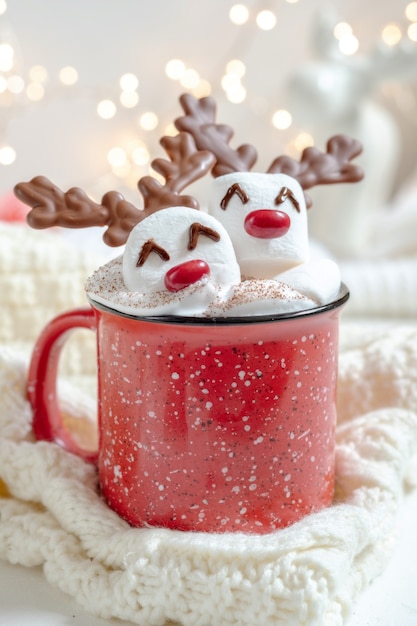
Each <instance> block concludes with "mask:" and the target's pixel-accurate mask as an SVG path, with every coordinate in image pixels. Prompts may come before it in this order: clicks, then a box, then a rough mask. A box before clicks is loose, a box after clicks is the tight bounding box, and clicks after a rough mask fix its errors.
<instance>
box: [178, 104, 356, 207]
mask: <svg viewBox="0 0 417 626" xmlns="http://www.w3.org/2000/svg"><path fill="white" fill-rule="evenodd" d="M180 102H181V105H182V108H183V109H184V112H185V115H184V116H183V117H180V118H178V119H177V120H176V121H175V125H176V127H177V128H178V129H181V130H185V131H187V132H189V133H190V134H191V135H192V136H193V137H194V139H195V142H196V145H197V147H198V148H200V149H203V148H204V149H206V150H210V151H211V152H212V153H213V154H214V155H215V157H216V160H217V163H216V165H215V166H214V168H213V170H212V174H213V176H221V175H223V174H228V173H230V172H249V171H250V169H251V167H252V166H253V164H254V163H255V161H256V151H255V149H254V148H253V147H252V146H248V145H243V146H240V148H238V149H237V150H236V151H234V150H232V148H230V146H229V145H228V143H229V141H230V139H231V138H232V136H233V131H232V129H231V128H230V126H226V125H224V124H216V123H215V121H214V120H215V113H216V103H215V101H214V99H213V98H210V97H207V98H201V99H200V100H198V99H197V98H195V97H194V96H191V95H190V94H184V95H182V96H181V98H180ZM361 152H362V146H361V144H360V143H359V141H357V140H356V139H352V138H350V137H347V136H345V135H336V136H335V137H332V138H331V139H329V141H328V142H327V149H326V152H320V150H318V149H317V148H314V147H310V148H306V149H305V150H304V151H303V153H302V156H301V160H300V161H296V160H294V159H291V158H290V157H287V156H280V157H278V158H277V159H275V161H274V162H273V163H272V165H271V167H270V168H269V170H268V173H270V174H272V173H280V172H282V173H284V174H288V175H290V176H292V177H293V178H296V179H297V180H298V182H299V183H300V185H301V187H302V188H303V189H304V190H305V189H309V188H310V187H313V186H315V185H328V184H333V183H353V182H358V181H359V180H362V178H363V172H362V169H361V168H360V167H358V166H357V165H354V164H352V163H350V161H351V160H352V159H353V158H354V157H356V156H358V154H360V153H361ZM306 202H307V206H308V207H310V206H311V200H310V199H309V198H308V197H307V196H306Z"/></svg>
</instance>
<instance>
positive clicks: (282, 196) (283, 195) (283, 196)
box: [275, 187, 300, 213]
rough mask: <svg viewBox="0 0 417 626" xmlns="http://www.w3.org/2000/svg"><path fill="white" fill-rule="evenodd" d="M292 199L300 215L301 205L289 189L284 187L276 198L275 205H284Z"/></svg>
mask: <svg viewBox="0 0 417 626" xmlns="http://www.w3.org/2000/svg"><path fill="white" fill-rule="evenodd" d="M288 199H290V200H291V202H292V204H293V206H294V208H295V209H296V210H297V211H298V213H300V203H299V202H298V200H297V198H296V197H295V195H294V193H293V192H292V191H291V189H289V188H288V187H283V188H282V189H281V191H280V192H279V194H278V195H277V197H276V198H275V204H282V203H283V202H285V200H288Z"/></svg>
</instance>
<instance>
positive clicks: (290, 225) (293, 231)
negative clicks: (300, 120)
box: [175, 94, 363, 301]
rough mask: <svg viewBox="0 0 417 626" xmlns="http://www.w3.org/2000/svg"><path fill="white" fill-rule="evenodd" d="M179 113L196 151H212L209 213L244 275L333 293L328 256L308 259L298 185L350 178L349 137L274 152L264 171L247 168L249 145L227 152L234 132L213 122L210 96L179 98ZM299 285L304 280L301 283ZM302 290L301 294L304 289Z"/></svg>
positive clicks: (252, 157)
mask: <svg viewBox="0 0 417 626" xmlns="http://www.w3.org/2000/svg"><path fill="white" fill-rule="evenodd" d="M180 102H181V105H182V107H183V110H184V113H185V115H184V116H182V117H180V118H178V119H177V120H176V122H175V123H176V126H177V128H178V129H179V130H181V131H186V132H188V133H190V134H191V135H192V136H193V137H194V140H195V142H196V146H197V147H198V148H199V149H200V150H209V151H210V152H212V153H213V154H214V155H215V157H216V165H215V166H214V168H213V170H212V174H213V176H214V177H215V181H214V185H213V188H212V193H211V197H210V199H209V213H210V214H211V215H213V216H215V217H216V218H217V219H218V220H219V221H220V222H221V223H222V224H223V225H224V226H225V228H226V230H227V232H228V233H229V235H230V237H231V239H232V242H233V245H234V247H235V251H236V256H237V259H238V262H239V265H240V268H241V272H242V276H243V277H250V278H265V279H270V278H275V279H277V280H280V281H284V282H287V283H288V284H290V285H291V286H293V287H296V288H297V289H301V291H302V293H306V290H308V292H309V293H308V295H309V296H313V297H315V298H316V299H318V301H321V300H322V299H327V298H328V297H329V296H331V295H333V293H334V291H335V290H337V289H338V286H339V284H340V276H339V272H338V269H337V268H336V266H335V264H334V263H333V262H332V261H330V260H321V261H319V262H314V263H313V262H310V261H309V259H308V232H307V206H309V205H310V201H309V199H308V198H307V199H306V197H305V195H304V190H305V189H309V188H311V187H313V186H314V185H319V184H331V183H341V182H356V181H359V180H361V179H362V176H363V174H362V171H361V170H360V168H358V167H357V166H356V165H353V164H352V163H350V161H351V159H353V158H354V157H356V156H357V155H358V154H360V152H361V149H362V148H361V145H360V144H359V142H357V141H356V140H354V139H350V138H348V137H345V136H335V137H333V138H331V139H330V140H329V141H328V144H327V151H326V153H322V152H320V151H319V150H317V149H316V148H307V149H305V150H304V152H303V154H302V156H301V160H300V161H299V162H297V161H295V160H293V159H290V158H288V157H278V158H277V159H275V160H274V162H273V163H272V164H271V166H270V168H269V170H268V172H267V173H266V174H262V173H254V172H251V171H250V170H251V168H252V166H253V164H254V163H255V161H256V158H257V154H256V150H255V149H254V148H253V147H252V146H249V145H243V146H240V147H239V148H237V150H233V149H232V148H231V147H230V146H229V141H230V139H231V138H232V136H233V131H232V129H231V128H230V127H229V126H225V125H223V124H216V123H215V113H216V105H215V101H214V100H213V99H212V98H210V97H207V98H201V99H200V100H198V99H196V98H194V97H193V96H191V95H189V94H185V95H183V96H182V97H181V98H180ZM304 283H305V285H304ZM306 295H307V294H306Z"/></svg>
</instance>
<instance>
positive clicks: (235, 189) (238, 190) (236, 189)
mask: <svg viewBox="0 0 417 626" xmlns="http://www.w3.org/2000/svg"><path fill="white" fill-rule="evenodd" d="M235 194H236V195H237V196H238V198H239V200H240V201H241V202H242V204H246V203H247V202H249V196H248V194H247V193H246V191H245V190H244V189H242V187H241V186H240V185H239V183H234V184H233V185H232V186H231V187H229V189H228V190H227V191H226V195H225V196H224V198H223V199H222V201H221V202H220V208H221V209H223V211H225V210H226V209H227V205H228V204H229V202H230V200H231V199H232V198H233V196H234V195H235Z"/></svg>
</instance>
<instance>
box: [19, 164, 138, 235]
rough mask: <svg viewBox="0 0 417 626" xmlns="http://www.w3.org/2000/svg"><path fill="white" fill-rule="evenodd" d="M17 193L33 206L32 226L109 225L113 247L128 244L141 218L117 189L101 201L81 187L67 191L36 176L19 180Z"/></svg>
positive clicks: (79, 226)
mask: <svg viewBox="0 0 417 626" xmlns="http://www.w3.org/2000/svg"><path fill="white" fill-rule="evenodd" d="M14 192H15V195H16V196H17V197H18V198H19V199H20V200H21V201H22V202H24V203H25V204H27V205H28V206H30V207H32V210H31V211H30V212H29V213H28V215H27V222H28V224H29V226H31V227H32V228H40V229H41V228H50V227H51V226H65V227H67V228H87V227H89V226H106V225H107V226H108V228H107V230H106V232H105V234H104V236H103V239H104V241H105V242H106V243H107V244H108V245H109V246H120V245H122V244H123V243H125V241H126V239H127V236H128V234H129V232H130V230H131V229H132V228H133V226H134V225H135V224H136V223H137V222H138V221H139V220H140V211H139V210H138V209H136V208H135V207H134V206H133V205H132V204H130V202H128V201H127V200H125V199H124V198H123V196H122V195H121V194H119V193H117V192H116V191H109V192H108V193H106V194H105V195H104V196H103V199H102V201H101V204H97V203H96V202H94V201H93V200H91V198H89V197H88V196H87V194H86V193H85V192H84V191H83V190H82V189H80V188H78V187H72V188H71V189H69V190H68V191H67V192H65V193H64V192H63V191H62V190H61V189H59V187H56V186H55V185H54V184H53V183H51V181H50V180H48V178H45V176H36V177H35V178H32V180H31V181H29V182H28V183H18V184H17V185H16V186H15V188H14Z"/></svg>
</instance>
